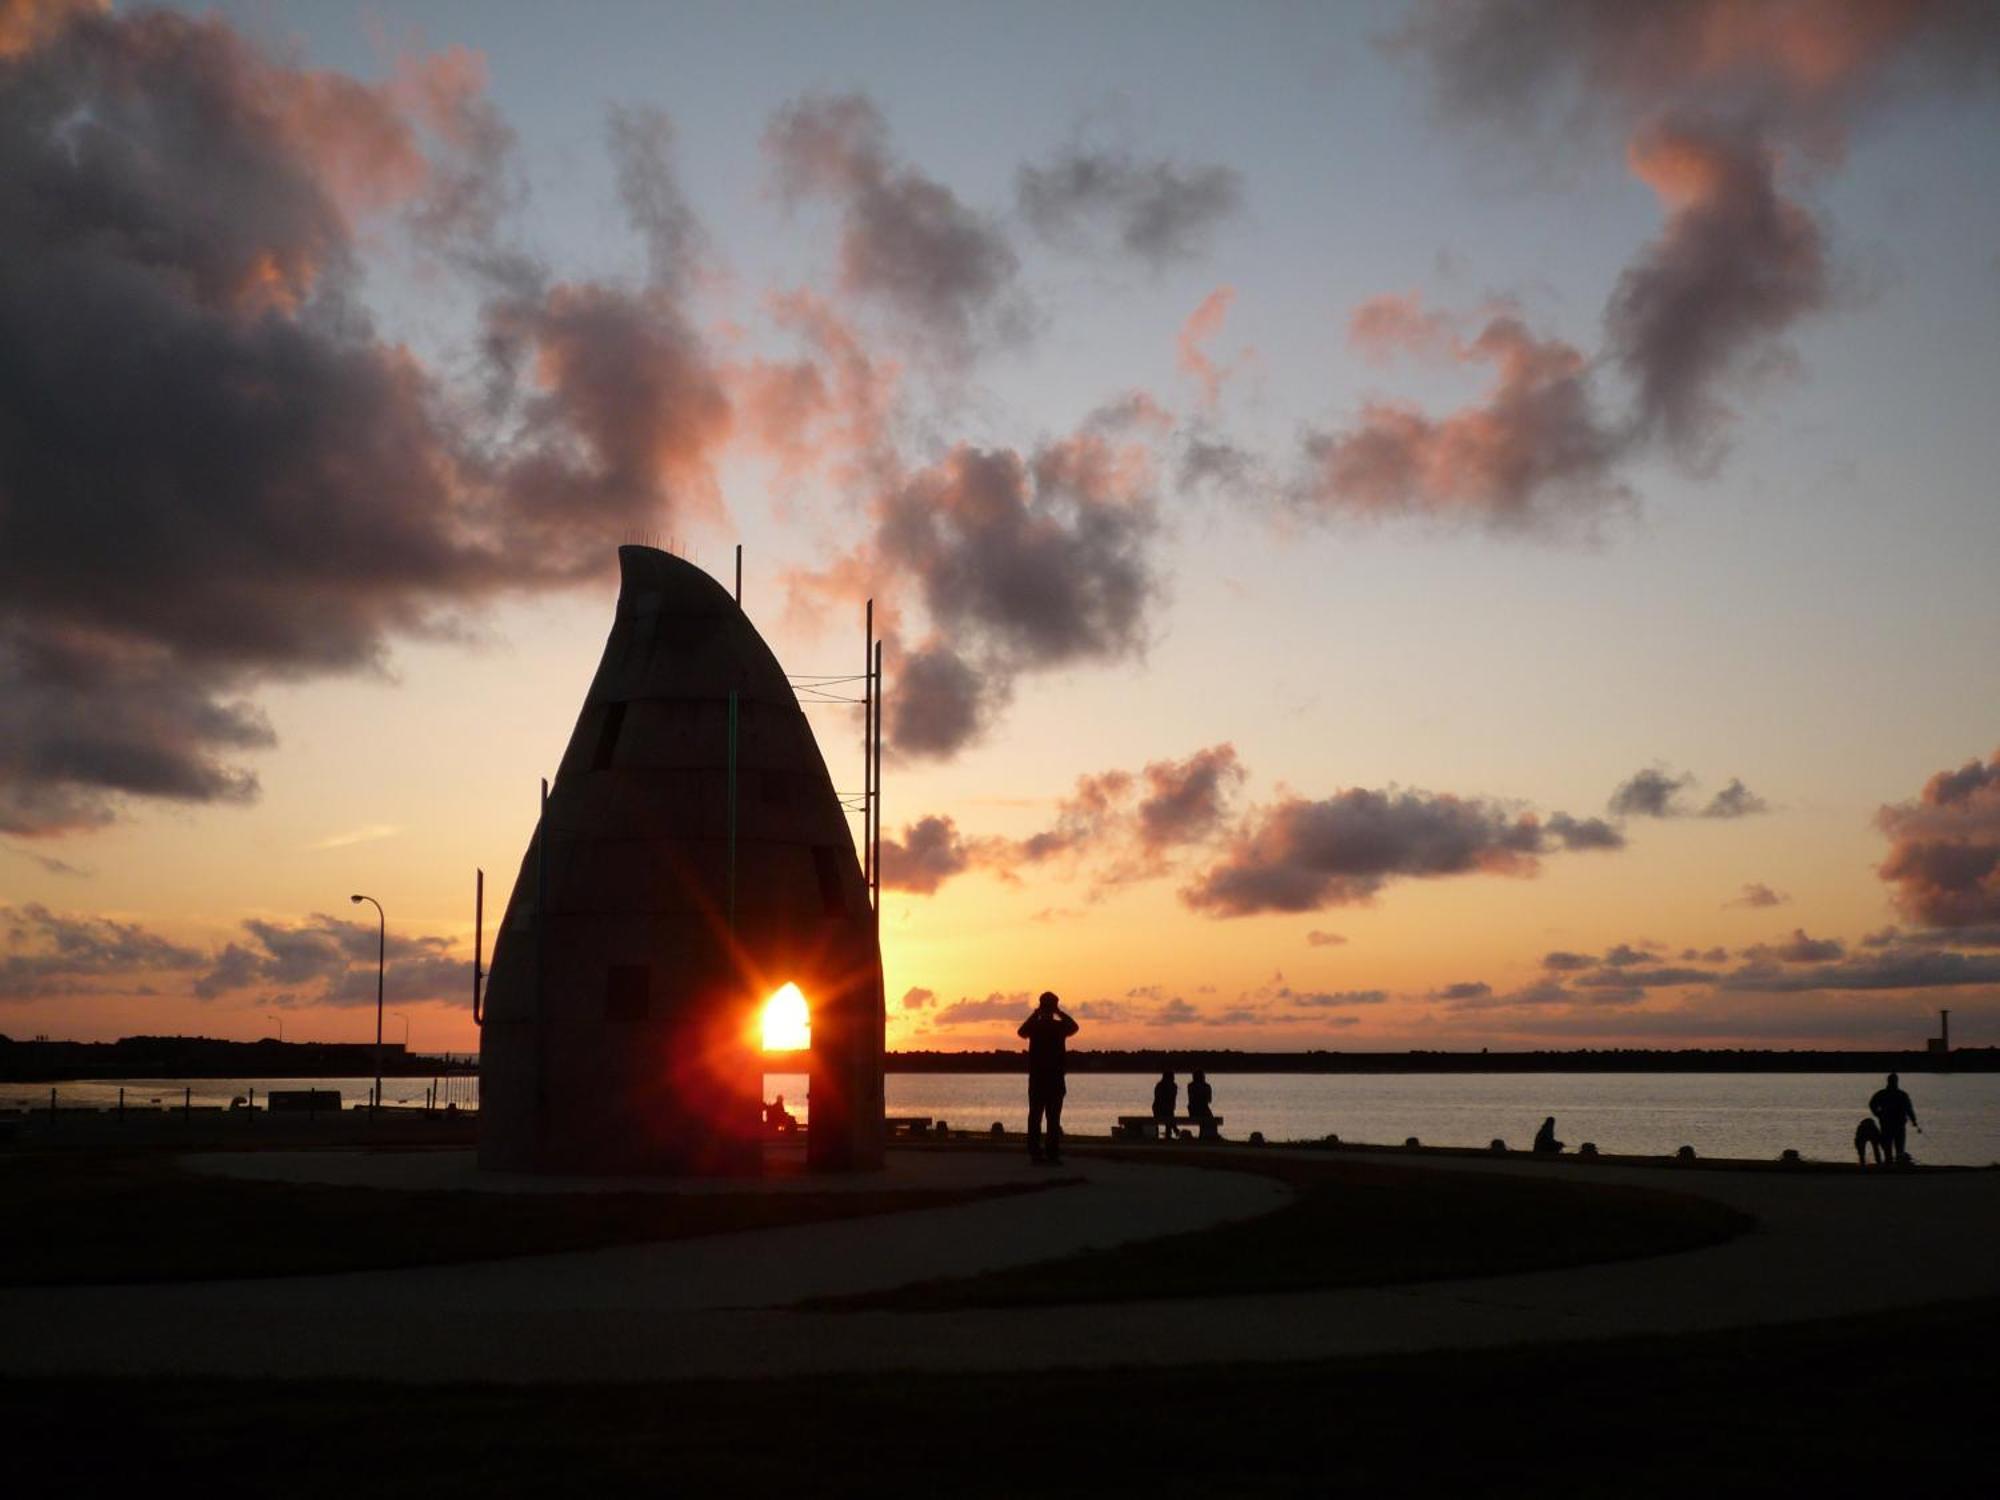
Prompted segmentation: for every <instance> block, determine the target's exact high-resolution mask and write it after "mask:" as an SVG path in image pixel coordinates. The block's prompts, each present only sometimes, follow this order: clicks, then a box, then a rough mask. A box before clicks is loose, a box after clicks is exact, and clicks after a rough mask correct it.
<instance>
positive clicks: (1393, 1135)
mask: <svg viewBox="0 0 2000 1500" xmlns="http://www.w3.org/2000/svg"><path fill="white" fill-rule="evenodd" d="M1179 1076H1180V1081H1181V1083H1182V1084H1183V1086H1185V1084H1186V1081H1187V1080H1186V1076H1185V1075H1179ZM371 1081H372V1080H370V1079H366V1078H329V1079H313V1080H310V1081H303V1080H298V1079H285V1078H227V1079H214V1078H211V1079H190V1080H182V1079H128V1080H125V1082H124V1088H125V1100H126V1104H127V1106H128V1107H130V1106H135V1105H142V1104H147V1103H150V1102H151V1101H152V1100H154V1099H158V1100H159V1101H160V1102H161V1103H162V1105H178V1104H179V1103H180V1102H181V1097H182V1094H181V1091H182V1089H183V1088H191V1089H193V1091H194V1102H195V1104H197V1105H203V1104H210V1105H218V1104H219V1105H226V1104H228V1103H229V1101H230V1100H231V1099H232V1098H234V1097H235V1096H237V1095H239V1094H244V1095H247V1094H248V1092H249V1090H250V1089H252V1088H255V1089H256V1091H257V1097H258V1099H259V1100H260V1101H261V1100H262V1099H263V1097H264V1096H265V1095H266V1094H268V1093H269V1092H270V1091H271V1089H273V1088H307V1087H311V1088H337V1089H339V1090H340V1093H341V1097H342V1098H343V1099H344V1100H345V1101H346V1103H347V1104H349V1105H350V1106H353V1105H361V1104H365V1103H366V1102H367V1098H368V1088H369V1084H370V1083H371ZM1209 1081H1210V1082H1211V1083H1213V1084H1214V1085H1215V1109H1216V1113H1217V1114H1219V1115H1221V1116H1223V1118H1224V1119H1225V1120H1226V1121H1227V1124H1226V1125H1225V1127H1224V1133H1225V1134H1227V1135H1229V1136H1231V1137H1233V1138H1235V1139H1237V1140H1241V1139H1243V1138H1244V1137H1245V1136H1247V1135H1249V1133H1250V1132H1251V1131H1253V1130H1261V1131H1262V1132H1263V1133H1264V1135H1265V1136H1266V1138H1268V1139H1270V1140H1274V1141H1282V1140H1316V1139H1318V1138H1320V1137H1322V1136H1324V1135H1326V1134H1328V1133H1329V1132H1331V1133H1334V1134H1337V1135H1339V1136H1340V1137H1341V1139H1343V1140H1349V1141H1371V1142H1383V1143H1394V1142H1400V1141H1402V1140H1403V1139H1405V1138H1406V1137H1408V1136H1413V1135H1414V1136H1416V1137H1417V1138H1418V1139H1419V1140H1421V1141H1423V1142H1424V1143H1425V1144H1426V1145H1437V1146H1484V1145H1485V1144H1486V1143H1487V1142H1488V1141H1490V1140H1492V1139H1493V1138H1494V1137H1495V1136H1499V1137H1500V1138H1501V1139H1503V1140H1505V1141H1506V1142H1507V1144H1508V1145H1510V1146H1514V1147H1525V1146H1526V1145H1527V1144H1528V1142H1529V1141H1530V1139H1532V1138H1533V1136H1534V1133H1535V1128H1536V1127H1537V1126H1538V1125H1540V1124H1541V1122H1542V1116H1544V1115H1551V1114H1552V1115H1554V1116H1555V1117H1556V1128H1557V1132H1558V1133H1559V1134H1560V1135H1561V1137H1562V1139H1563V1140H1564V1141H1566V1142H1568V1143H1569V1144H1570V1145H1571V1146H1575V1145H1577V1144H1579V1143H1580V1142H1583V1141H1595V1142H1596V1143H1597V1147H1598V1149H1599V1150H1601V1151H1610V1152H1635V1153H1640V1154H1664V1153H1667V1152H1670V1151H1672V1150H1674V1149H1675V1148H1676V1147H1678V1146H1681V1145H1689V1146H1693V1147H1694V1148H1695V1150H1696V1151H1697V1152H1699V1153H1700V1154H1701V1155H1703V1156H1741V1157H1775V1156H1776V1155H1777V1154H1778V1153H1779V1152H1780V1151H1782V1150H1784V1149H1785V1148H1786V1147H1787V1146H1792V1147H1796V1148H1797V1149H1798V1150H1799V1151H1800V1152H1801V1153H1802V1154H1803V1155H1805V1156H1807V1157H1811V1158H1816V1159H1819V1160H1827V1161H1838V1160H1842V1159H1845V1158H1847V1157H1849V1156H1851V1155H1852V1153H1853V1140H1854V1126H1855V1123H1856V1122H1857V1121H1858V1120H1859V1119H1860V1118H1861V1117H1862V1115H1863V1114H1865V1113H1866V1112H1867V1108H1868V1096H1869V1095H1870V1094H1871V1093H1873V1092H1874V1091H1875V1090H1876V1089H1877V1088H1879V1087H1880V1086H1881V1080H1880V1079H1878V1078H1875V1077H1874V1076H1872V1075H1868V1074H1857V1073H1727V1074H1721V1073H1639V1074H1632V1073H1533V1074H1497V1073H1496V1074H1470V1075H1465V1074H1452V1075H1448V1076H1447V1075H1438V1074H1423V1073H1405V1074H1394V1075H1385V1076H1368V1077H1356V1076H1350V1075H1338V1074H1269V1073H1266V1074H1243V1075H1230V1074H1223V1073H1218V1074H1215V1075H1214V1076H1213V1077H1212V1078H1211V1079H1210V1080H1209ZM429 1082H430V1080H428V1079H418V1078H410V1079H397V1078H391V1079H389V1080H387V1081H386V1083H385V1084H384V1086H383V1093H384V1097H385V1099H386V1100H387V1101H388V1102H389V1103H390V1104H413V1105H417V1104H422V1103H423V1099H424V1090H425V1088H426V1087H428V1085H429ZM449 1083H450V1087H451V1090H452V1092H451V1094H450V1096H449V1097H452V1098H456V1099H457V1100H458V1101H459V1102H460V1103H462V1104H466V1105H472V1104H476V1103H477V1101H478V1097H479V1091H478V1084H477V1081H476V1080H474V1079H471V1078H459V1079H452V1080H449ZM1904 1086H1905V1088H1906V1089H1907V1090H1908V1091H1909V1094H1910V1097H1911V1098H1912V1099H1913V1100H1914V1101H1915V1103H1916V1106H1917V1117H1918V1118H1919V1119H1921V1120H1922V1121H1923V1123H1924V1129H1925V1134H1923V1135H1916V1134H1914V1133H1913V1134H1912V1135H1911V1137H1910V1151H1911V1154H1912V1155H1914V1156H1915V1157H1916V1158H1917V1160H1919V1161H1923V1162H1933V1163H1937V1164H1940V1165H1956V1166H1986V1165H1988V1164H1989V1163H1995V1162H2000V1074H1994V1073H1967V1074H1930V1073H1917V1074H1912V1075H1910V1076H1909V1077H1908V1078H1906V1079H1905V1080H1904ZM56 1088H57V1090H58V1095H59V1103H61V1104H67V1105H72V1106H76V1107H92V1108H104V1107H107V1106H110V1105H113V1104H116V1103H117V1101H118V1089H119V1084H118V1083H116V1082H110V1083H65V1084H58V1085H56ZM764 1088H765V1094H766V1096H767V1097H768V1096H770V1095H772V1094H777V1093H782V1094H783V1095H784V1096H785V1100H786V1103H787V1105H788V1106H789V1107H790V1108H791V1109H792V1111H793V1112H794V1113H795V1114H797V1115H799V1117H800V1118H801V1119H803V1118H804V1117H805V1115H806V1080H805V1077H804V1075H803V1074H770V1075H767V1076H766V1078H765V1082H764ZM1026 1097H1027V1081H1026V1080H1025V1079H1024V1078H1022V1077H1021V1076H1019V1075H1017V1074H994V1073H961V1074H910V1073H892V1074H890V1075H889V1080H888V1102H889V1112H890V1113H891V1114H901V1115H929V1116H931V1117H932V1118H934V1119H943V1120H948V1121H950V1122H951V1123H952V1125H954V1126H956V1127H959V1128H961V1129H971V1130H984V1129H986V1128H987V1127H988V1126H989V1125H991V1124H992V1123H993V1122H994V1121H995V1120H998V1121H1000V1122H1001V1123H1003V1124H1004V1125H1006V1126H1007V1127H1008V1128H1009V1129H1010V1130H1018V1129H1020V1128H1022V1126H1023V1125H1024V1123H1025V1120H1026ZM48 1099H49V1086H48V1085H47V1084H42V1085H35V1084H0V1108H8V1107H13V1108H20V1107H24V1106H25V1107H31V1108H39V1107H45V1106H46V1105H47V1104H48ZM1151 1100H1152V1080H1151V1079H1150V1078H1146V1077H1143V1076H1139V1075H1134V1074H1103V1073H1091V1074H1082V1075H1079V1076H1077V1077H1074V1078H1072V1079H1071V1080H1070V1085H1069V1100H1068V1104H1067V1106H1066V1108H1065V1109H1064V1111H1063V1123H1064V1125H1065V1126H1067V1127H1068V1128H1069V1129H1070V1130H1072V1131H1074V1132H1076V1133H1078V1134H1082V1135H1106V1134H1109V1133H1110V1130H1111V1126H1112V1122H1113V1121H1114V1120H1115V1119H1116V1118H1117V1117H1118V1116H1119V1115H1131V1114H1145V1113H1146V1112H1147V1111H1148V1109H1149V1108H1150V1106H1151Z"/></svg>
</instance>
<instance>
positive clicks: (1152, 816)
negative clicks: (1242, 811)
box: [1137, 744, 1249, 853]
mask: <svg viewBox="0 0 2000 1500" xmlns="http://www.w3.org/2000/svg"><path fill="white" fill-rule="evenodd" d="M1248 774H1249V773H1248V772H1247V771H1245V770H1244V768H1243V764H1242V762H1241V761H1239V760H1238V759H1237V758H1236V747H1235V746H1234V745H1228V744H1223V745H1214V746H1211V747H1210V748H1208V749H1206V750H1198V751H1196V752H1195V753H1194V754H1193V755H1190V756H1189V757H1188V758H1187V759H1186V760H1183V761H1171V760H1159V761H1154V762H1152V763H1151V764H1150V765H1148V766H1147V767H1146V769H1145V770H1144V771H1142V772H1141V773H1140V777H1141V781H1142V785H1143V787H1144V795H1143V796H1142V797H1141V798H1140V799H1139V806H1138V814H1137V831H1138V836H1139V843H1140V846H1141V847H1142V848H1143V849H1145V850H1147V851H1148V852H1152V853H1157V852H1158V851H1161V850H1164V849H1168V848H1173V847H1176V846H1179V845H1182V844H1189V843H1196V842H1199V841H1200V840H1202V839H1205V838H1207V837H1209V836H1210V835H1211V834H1213V833H1215V832H1216V831H1218V830H1219V829H1220V828H1221V827H1222V825H1223V821H1224V819H1226V818H1227V817H1228V815H1229V813H1230V811H1231V807H1232V804H1233V801H1234V798H1235V796H1236V793H1237V792H1239V791H1240V790H1241V789H1242V786H1243V782H1244V780H1245V779H1246V777H1247V776H1248Z"/></svg>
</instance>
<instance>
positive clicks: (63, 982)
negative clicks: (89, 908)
mask: <svg viewBox="0 0 2000 1500" xmlns="http://www.w3.org/2000/svg"><path fill="white" fill-rule="evenodd" d="M0 942H4V945H5V948H4V952H0V1000H35V999H42V998H45V997H48V996H54V995H72V994H84V993H93V992H96V991H98V990H100V989H101V988H102V986H103V984H104V982H105V981H107V980H111V979H119V978H126V977H130V976H134V975H139V974H152V973H158V972H159V971H161V970H174V971H185V970H191V969H195V968H199V967H200V966H201V965H202V963H203V962H204V961H205V956H204V955H203V954H202V953H201V952H200V951H199V950H197V949H194V948H190V947H187V946H186V945H184V944H181V943H176V942H172V941H170V940H169V939H167V938H163V937H161V936H160V935H159V934H158V933H154V932H149V931H147V930H146V928H145V927H143V926H141V925H140V924H139V923H136V922H122V921H119V920H117V919H115V918H111V917H93V916H74V915H64V914H62V913H58V912H52V911H50V910H49V909H48V908H47V907H46V906H42V905H39V904H37V903H34V902H30V903H29V904H27V905H25V906H18V907H16V906H5V907H0Z"/></svg>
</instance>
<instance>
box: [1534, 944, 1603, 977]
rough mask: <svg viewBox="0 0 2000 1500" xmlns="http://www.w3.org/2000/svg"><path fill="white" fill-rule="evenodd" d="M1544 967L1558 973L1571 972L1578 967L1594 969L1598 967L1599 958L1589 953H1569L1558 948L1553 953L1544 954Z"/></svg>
mask: <svg viewBox="0 0 2000 1500" xmlns="http://www.w3.org/2000/svg"><path fill="white" fill-rule="evenodd" d="M1542 967H1543V968H1545V969H1552V970H1554V971H1555V972H1556V973H1558V974H1569V973H1574V972H1576V971H1577V970H1578V969H1594V968H1596V967H1597V960H1596V958H1595V957H1593V956H1592V955H1591V954H1588V953H1569V952H1566V951H1564V950H1563V949H1561V948H1558V949H1556V950H1555V951H1554V952H1553V953H1544V954H1543V955H1542Z"/></svg>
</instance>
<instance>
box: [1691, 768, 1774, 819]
mask: <svg viewBox="0 0 2000 1500" xmlns="http://www.w3.org/2000/svg"><path fill="white" fill-rule="evenodd" d="M1770 810H1771V804H1770V803H1768V802H1766V801H1765V800H1764V799H1763V798H1762V797H1760V796H1758V795H1757V794H1756V793H1755V792H1753V791H1751V790H1750V788H1749V787H1747V786H1745V785H1744V784H1743V783H1742V781H1740V780H1738V779H1735V778H1731V780H1730V783H1729V785H1728V786H1726V787H1724V788H1723V789H1722V790H1721V791H1719V792H1717V793H1716V794H1715V795H1714V796H1713V797H1710V798H1709V799H1708V803H1707V805H1706V806H1705V807H1703V808H1702V810H1701V815H1702V816H1703V817H1704V818H1747V817H1751V816H1753V815H1755V814H1757V813H1762V812H1769V811H1770Z"/></svg>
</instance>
